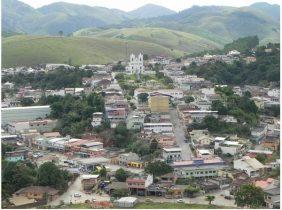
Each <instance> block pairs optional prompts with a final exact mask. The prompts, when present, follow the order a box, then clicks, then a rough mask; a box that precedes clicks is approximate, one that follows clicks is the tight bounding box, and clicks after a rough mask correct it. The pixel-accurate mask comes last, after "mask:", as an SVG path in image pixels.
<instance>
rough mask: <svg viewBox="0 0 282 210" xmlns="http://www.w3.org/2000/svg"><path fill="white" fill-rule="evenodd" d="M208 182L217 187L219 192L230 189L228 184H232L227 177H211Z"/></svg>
mask: <svg viewBox="0 0 282 210" xmlns="http://www.w3.org/2000/svg"><path fill="white" fill-rule="evenodd" d="M209 181H210V182H212V183H214V184H216V185H217V186H219V189H221V190H222V189H226V188H228V187H230V184H231V183H232V179H230V178H228V177H213V178H210V179H209Z"/></svg>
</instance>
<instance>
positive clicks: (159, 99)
mask: <svg viewBox="0 0 282 210" xmlns="http://www.w3.org/2000/svg"><path fill="white" fill-rule="evenodd" d="M149 107H150V109H151V112H168V109H169V96H167V95H163V94H154V95H151V96H150V97H149Z"/></svg>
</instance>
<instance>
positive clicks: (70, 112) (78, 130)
mask: <svg viewBox="0 0 282 210" xmlns="http://www.w3.org/2000/svg"><path fill="white" fill-rule="evenodd" d="M39 103H40V104H42V105H44V104H50V106H51V118H55V119H58V120H59V126H58V130H59V131H60V133H61V134H63V135H67V134H68V135H71V136H74V137H79V136H80V135H81V134H82V133H83V132H85V131H86V130H88V131H90V130H92V125H91V121H92V113H93V112H103V111H104V100H103V97H102V96H101V95H100V94H96V93H91V94H89V95H87V96H86V95H82V96H73V95H70V94H67V95H66V96H65V97H62V96H48V97H45V96H43V97H42V98H41V99H40V101H39Z"/></svg>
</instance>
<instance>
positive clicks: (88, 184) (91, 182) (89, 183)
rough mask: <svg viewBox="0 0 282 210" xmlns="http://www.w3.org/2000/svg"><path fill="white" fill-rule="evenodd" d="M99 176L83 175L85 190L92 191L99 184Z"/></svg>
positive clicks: (82, 182) (83, 187)
mask: <svg viewBox="0 0 282 210" xmlns="http://www.w3.org/2000/svg"><path fill="white" fill-rule="evenodd" d="M98 178H99V175H97V174H96V175H92V174H83V175H82V176H81V184H82V189H83V190H91V189H92V188H93V187H94V186H95V185H96V184H97V183H98Z"/></svg>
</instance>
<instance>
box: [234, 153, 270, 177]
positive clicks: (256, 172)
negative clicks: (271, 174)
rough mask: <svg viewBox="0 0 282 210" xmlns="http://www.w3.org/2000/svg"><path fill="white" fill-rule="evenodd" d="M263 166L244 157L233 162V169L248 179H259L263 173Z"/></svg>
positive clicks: (254, 160) (255, 160)
mask: <svg viewBox="0 0 282 210" xmlns="http://www.w3.org/2000/svg"><path fill="white" fill-rule="evenodd" d="M264 168H265V167H264V165H263V164H262V163H260V162H259V161H258V160H257V159H255V158H251V157H249V156H244V157H243V158H241V159H238V160H234V169H238V170H241V171H244V172H245V173H246V174H247V175H248V176H249V177H259V176H261V175H262V174H263V173H264Z"/></svg>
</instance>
